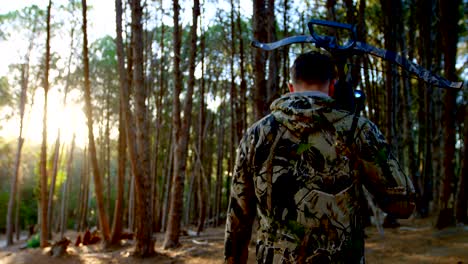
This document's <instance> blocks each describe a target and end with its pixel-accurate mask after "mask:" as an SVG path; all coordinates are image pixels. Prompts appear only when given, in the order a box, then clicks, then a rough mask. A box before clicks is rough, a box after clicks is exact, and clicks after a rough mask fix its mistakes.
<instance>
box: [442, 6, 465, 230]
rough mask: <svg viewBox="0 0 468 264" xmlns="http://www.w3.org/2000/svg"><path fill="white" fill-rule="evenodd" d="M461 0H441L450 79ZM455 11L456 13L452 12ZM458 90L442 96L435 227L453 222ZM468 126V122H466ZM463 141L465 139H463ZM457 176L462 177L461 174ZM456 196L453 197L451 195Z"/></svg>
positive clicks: (454, 58) (454, 72)
mask: <svg viewBox="0 0 468 264" xmlns="http://www.w3.org/2000/svg"><path fill="white" fill-rule="evenodd" d="M460 2H461V1H459V0H458V1H440V0H439V10H440V12H439V13H440V27H441V30H440V32H441V34H442V42H443V45H442V47H443V53H444V74H445V77H446V78H447V79H449V80H456V79H457V75H456V71H455V64H456V58H457V43H458V20H459V17H458V14H459V12H457V11H458V8H459V6H460ZM454 11H455V12H454ZM457 92H458V91H457V90H453V89H446V90H445V95H444V112H443V118H442V127H443V134H444V152H443V153H444V156H443V178H442V184H441V185H440V198H439V199H440V200H439V201H438V202H439V208H438V209H439V216H438V219H437V223H436V227H437V228H439V229H440V228H444V227H446V226H447V225H449V224H451V223H454V222H455V221H454V220H455V219H454V206H453V204H452V205H449V199H450V197H451V195H452V193H453V190H452V189H453V188H452V187H451V186H452V184H453V182H454V181H455V166H454V160H455V140H456V139H455V137H456V129H455V121H456V120H455V111H456V96H457ZM465 125H467V124H465ZM465 144H466V142H465ZM460 177H462V176H461V175H460ZM454 198H455V197H454Z"/></svg>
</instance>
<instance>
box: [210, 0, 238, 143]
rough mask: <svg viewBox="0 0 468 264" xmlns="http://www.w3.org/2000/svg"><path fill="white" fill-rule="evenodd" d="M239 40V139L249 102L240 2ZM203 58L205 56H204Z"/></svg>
mask: <svg viewBox="0 0 468 264" xmlns="http://www.w3.org/2000/svg"><path fill="white" fill-rule="evenodd" d="M236 24H237V32H238V35H237V38H238V39H239V58H240V62H239V67H240V77H241V83H240V88H239V93H240V110H239V111H240V121H241V122H242V123H241V125H240V128H239V129H240V130H241V131H238V135H240V137H239V138H241V137H242V134H243V133H244V130H245V128H246V127H247V107H246V104H247V103H246V101H247V81H246V80H245V68H244V65H245V64H244V63H245V58H244V52H245V51H244V38H243V36H242V25H241V15H240V2H238V5H237V23H236ZM202 58H203V56H202Z"/></svg>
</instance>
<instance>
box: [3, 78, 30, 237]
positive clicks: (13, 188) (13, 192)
mask: <svg viewBox="0 0 468 264" xmlns="http://www.w3.org/2000/svg"><path fill="white" fill-rule="evenodd" d="M23 71H24V70H23ZM23 76H24V74H23ZM23 78H24V77H23ZM25 89H26V87H22V89H21V99H20V116H21V117H20V132H19V136H18V148H17V152H16V160H15V168H14V174H13V177H12V178H11V189H10V199H9V200H8V213H7V220H6V229H7V230H6V237H7V246H11V245H13V210H14V207H15V200H16V196H17V194H16V193H17V190H18V180H19V175H20V164H21V151H22V149H23V143H24V138H23V117H24V107H25V104H26V90H25ZM17 202H19V201H17ZM17 206H18V205H17ZM16 232H18V230H16Z"/></svg>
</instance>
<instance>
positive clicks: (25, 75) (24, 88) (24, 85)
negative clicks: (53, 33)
mask: <svg viewBox="0 0 468 264" xmlns="http://www.w3.org/2000/svg"><path fill="white" fill-rule="evenodd" d="M26 12H27V13H28V14H29V15H32V17H31V19H32V20H31V22H30V23H31V25H29V26H32V28H31V34H30V37H29V46H28V49H27V50H26V54H25V55H24V63H23V64H22V65H21V92H20V101H19V112H20V126H19V127H20V130H19V136H18V147H17V152H16V160H15V165H14V174H13V177H12V179H11V189H10V199H9V201H8V213H7V220H6V223H7V226H6V228H7V230H6V237H7V245H8V246H9V245H12V244H13V207H14V201H15V199H17V189H18V179H19V173H20V164H21V152H22V149H23V144H24V138H23V120H24V113H25V108H26V102H27V93H28V86H29V68H30V59H31V52H32V49H33V48H34V39H35V38H36V35H37V32H36V30H37V24H38V22H39V21H38V20H39V14H40V12H39V10H37V9H36V8H34V7H32V8H30V9H29V10H27V11H26ZM31 13H32V14H31ZM18 203H19V199H18V202H17V207H19V204H18ZM17 217H18V216H17ZM16 233H17V234H19V230H18V229H16Z"/></svg>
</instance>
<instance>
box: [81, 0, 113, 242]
mask: <svg viewBox="0 0 468 264" xmlns="http://www.w3.org/2000/svg"><path fill="white" fill-rule="evenodd" d="M81 3H82V8H83V10H82V11H83V27H82V29H83V65H84V77H85V83H84V89H85V91H84V92H85V104H86V109H85V110H86V116H87V119H88V141H89V155H90V160H91V166H92V169H93V176H94V177H93V178H94V190H95V194H96V200H97V207H98V213H99V225H100V227H101V231H102V236H103V240H104V241H106V242H107V241H109V237H110V230H109V221H108V217H107V212H106V208H105V204H104V197H103V185H102V177H101V173H100V171H99V166H98V160H97V155H96V144H95V142H94V131H93V109H92V105H91V87H90V86H91V84H90V81H89V59H88V36H87V18H86V10H87V6H86V0H82V1H81Z"/></svg>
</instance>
